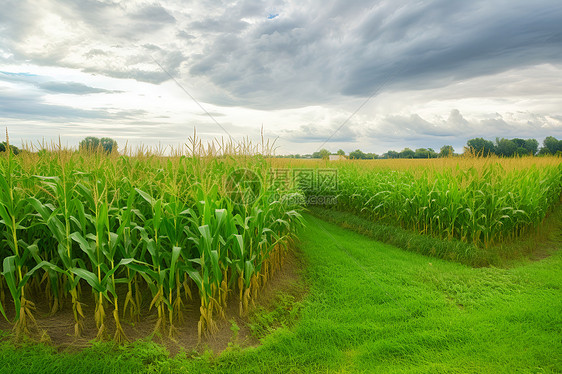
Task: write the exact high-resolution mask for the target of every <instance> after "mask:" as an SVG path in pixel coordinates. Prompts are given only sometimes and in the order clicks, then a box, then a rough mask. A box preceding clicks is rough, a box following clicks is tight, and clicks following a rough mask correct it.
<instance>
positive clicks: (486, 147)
mask: <svg viewBox="0 0 562 374" xmlns="http://www.w3.org/2000/svg"><path fill="white" fill-rule="evenodd" d="M466 146H467V148H468V150H469V151H470V152H472V153H473V154H475V155H477V156H484V157H486V156H489V155H490V154H492V153H494V143H492V142H491V141H490V140H486V139H484V138H474V139H470V140H469V141H468V142H466Z"/></svg>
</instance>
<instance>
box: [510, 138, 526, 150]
mask: <svg viewBox="0 0 562 374" xmlns="http://www.w3.org/2000/svg"><path fill="white" fill-rule="evenodd" d="M511 141H512V142H513V143H515V146H516V147H517V148H525V144H526V140H525V139H521V138H513V139H511Z"/></svg>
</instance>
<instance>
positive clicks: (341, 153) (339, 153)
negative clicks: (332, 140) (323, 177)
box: [336, 149, 345, 156]
mask: <svg viewBox="0 0 562 374" xmlns="http://www.w3.org/2000/svg"><path fill="white" fill-rule="evenodd" d="M336 154H337V155H340V156H345V151H344V150H343V149H339V150H338V151H337V152H336Z"/></svg>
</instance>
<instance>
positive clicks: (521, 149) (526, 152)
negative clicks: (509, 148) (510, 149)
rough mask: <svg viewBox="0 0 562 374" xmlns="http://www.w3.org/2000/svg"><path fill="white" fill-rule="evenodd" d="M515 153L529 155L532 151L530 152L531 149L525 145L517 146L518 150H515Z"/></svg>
mask: <svg viewBox="0 0 562 374" xmlns="http://www.w3.org/2000/svg"><path fill="white" fill-rule="evenodd" d="M515 154H516V155H517V156H529V155H530V154H531V152H529V150H528V149H527V148H525V147H519V148H517V150H516V151H515Z"/></svg>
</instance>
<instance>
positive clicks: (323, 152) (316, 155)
mask: <svg viewBox="0 0 562 374" xmlns="http://www.w3.org/2000/svg"><path fill="white" fill-rule="evenodd" d="M330 155H331V153H330V151H328V150H327V149H325V148H322V149H321V150H319V151H317V152H314V153H313V154H312V158H328V157H330Z"/></svg>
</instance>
